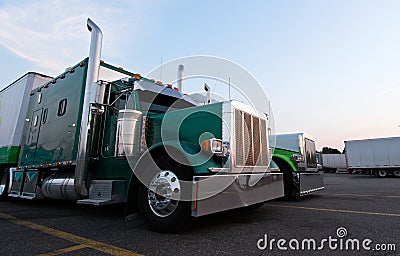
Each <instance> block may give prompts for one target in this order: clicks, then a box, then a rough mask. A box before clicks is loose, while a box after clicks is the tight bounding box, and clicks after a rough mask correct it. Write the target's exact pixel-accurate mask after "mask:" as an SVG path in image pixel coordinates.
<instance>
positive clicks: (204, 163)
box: [127, 141, 221, 213]
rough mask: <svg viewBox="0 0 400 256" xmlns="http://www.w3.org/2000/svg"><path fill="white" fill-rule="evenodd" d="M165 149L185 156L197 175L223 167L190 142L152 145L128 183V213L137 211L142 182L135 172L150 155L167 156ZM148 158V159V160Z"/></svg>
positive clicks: (167, 142) (137, 163)
mask: <svg viewBox="0 0 400 256" xmlns="http://www.w3.org/2000/svg"><path fill="white" fill-rule="evenodd" d="M165 148H168V150H170V149H172V150H176V151H177V152H179V153H180V154H182V155H183V157H184V158H185V160H187V164H188V165H189V166H191V167H192V168H193V172H194V173H195V174H210V172H209V171H208V168H210V167H221V162H219V161H218V159H216V158H214V157H210V156H209V155H207V154H204V153H200V146H199V145H195V144H192V143H188V142H176V141H164V142H159V143H156V144H154V145H152V146H151V147H150V148H148V149H147V150H146V151H145V152H144V153H143V154H142V155H141V156H140V157H139V159H138V160H137V162H136V164H135V166H134V168H133V170H132V171H133V172H132V177H131V179H130V180H129V183H128V200H127V204H128V205H127V211H128V213H129V212H135V211H136V203H137V201H136V197H135V194H136V192H137V189H138V186H139V185H140V181H139V180H138V178H137V177H136V175H135V170H136V169H137V168H140V166H141V165H142V164H143V161H146V160H149V159H148V157H149V156H150V155H152V156H157V155H158V154H159V155H161V154H166V152H165ZM146 158H147V159H146Z"/></svg>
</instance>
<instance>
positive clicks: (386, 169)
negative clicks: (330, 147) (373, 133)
mask: <svg viewBox="0 0 400 256" xmlns="http://www.w3.org/2000/svg"><path fill="white" fill-rule="evenodd" d="M345 146H346V161H347V168H348V170H349V172H352V171H355V170H362V171H371V172H372V173H375V174H376V175H377V176H378V177H386V176H388V175H394V176H397V177H399V176H400V137H391V138H379V139H366V140H351V141H345Z"/></svg>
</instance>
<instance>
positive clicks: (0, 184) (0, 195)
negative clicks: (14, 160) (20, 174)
mask: <svg viewBox="0 0 400 256" xmlns="http://www.w3.org/2000/svg"><path fill="white" fill-rule="evenodd" d="M9 185H10V172H9V168H7V169H5V170H3V172H2V173H1V175H0V201H6V200H7V199H8V189H9Z"/></svg>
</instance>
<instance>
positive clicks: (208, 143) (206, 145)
mask: <svg viewBox="0 0 400 256" xmlns="http://www.w3.org/2000/svg"><path fill="white" fill-rule="evenodd" d="M200 146H201V150H204V151H207V152H211V153H213V154H215V155H218V156H225V155H226V154H227V152H228V151H227V148H226V147H225V146H224V145H223V143H222V140H219V139H210V140H204V141H203V142H202V143H201V145H200Z"/></svg>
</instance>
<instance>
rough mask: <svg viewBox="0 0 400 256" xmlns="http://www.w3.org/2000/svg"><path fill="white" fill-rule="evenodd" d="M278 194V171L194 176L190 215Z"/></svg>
mask: <svg viewBox="0 0 400 256" xmlns="http://www.w3.org/2000/svg"><path fill="white" fill-rule="evenodd" d="M282 196H284V189H283V174H282V173H263V174H223V175H212V176H195V177H194V178H193V192H192V197H193V198H192V216H194V217H198V216H203V215H206V214H211V213H215V212H221V211H225V210H230V209H234V208H239V207H244V206H249V205H252V204H256V203H261V202H265V201H268V200H272V199H274V198H279V197H282Z"/></svg>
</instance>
